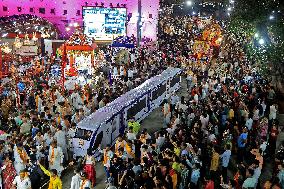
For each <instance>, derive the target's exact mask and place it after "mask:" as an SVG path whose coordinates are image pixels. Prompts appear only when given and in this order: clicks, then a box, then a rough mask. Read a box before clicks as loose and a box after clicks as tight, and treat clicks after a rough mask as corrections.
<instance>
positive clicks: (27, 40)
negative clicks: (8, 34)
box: [24, 34, 31, 45]
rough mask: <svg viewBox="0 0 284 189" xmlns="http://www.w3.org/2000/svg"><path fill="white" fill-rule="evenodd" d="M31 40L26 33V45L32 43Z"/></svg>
mask: <svg viewBox="0 0 284 189" xmlns="http://www.w3.org/2000/svg"><path fill="white" fill-rule="evenodd" d="M30 44H31V42H30V39H29V34H26V35H25V39H24V45H30Z"/></svg>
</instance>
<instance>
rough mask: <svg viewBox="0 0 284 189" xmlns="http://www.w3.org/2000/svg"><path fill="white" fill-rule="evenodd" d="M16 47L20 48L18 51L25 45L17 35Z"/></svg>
mask: <svg viewBox="0 0 284 189" xmlns="http://www.w3.org/2000/svg"><path fill="white" fill-rule="evenodd" d="M14 45H15V47H16V48H18V49H19V48H21V47H22V46H23V43H22V42H21V39H20V38H19V36H18V35H17V36H16V38H15V42H14Z"/></svg>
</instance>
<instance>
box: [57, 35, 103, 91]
mask: <svg viewBox="0 0 284 189" xmlns="http://www.w3.org/2000/svg"><path fill="white" fill-rule="evenodd" d="M96 48H97V45H96V44H95V43H93V41H92V39H91V38H89V37H87V36H86V35H85V34H83V33H82V32H81V30H77V31H76V32H75V33H74V34H73V35H72V36H71V37H70V38H69V40H68V41H66V43H64V44H63V45H62V46H61V47H60V48H59V49H58V51H57V53H58V54H59V55H60V56H62V63H61V77H62V85H63V86H64V87H65V88H66V89H68V90H72V89H74V88H75V85H76V84H77V85H80V86H84V85H85V84H87V83H90V82H91V81H92V79H93V75H94V72H95V71H96V69H97V68H98V66H99V65H98V62H97V61H95V59H96V57H95V54H94V50H95V49H96ZM55 70H56V69H55Z"/></svg>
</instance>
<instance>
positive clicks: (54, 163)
mask: <svg viewBox="0 0 284 189" xmlns="http://www.w3.org/2000/svg"><path fill="white" fill-rule="evenodd" d="M52 149H53V147H52V146H50V148H49V153H48V161H49V169H56V170H57V173H58V176H61V172H62V171H63V166H62V163H63V158H64V155H63V152H62V150H61V148H60V147H57V148H54V157H53V158H52Z"/></svg>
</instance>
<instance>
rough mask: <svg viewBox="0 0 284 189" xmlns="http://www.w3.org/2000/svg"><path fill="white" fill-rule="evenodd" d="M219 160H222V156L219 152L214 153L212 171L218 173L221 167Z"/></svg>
mask: <svg viewBox="0 0 284 189" xmlns="http://www.w3.org/2000/svg"><path fill="white" fill-rule="evenodd" d="M219 159H220V155H219V154H218V153H217V152H213V155H212V159H211V166H210V170H211V171H217V169H218V167H219Z"/></svg>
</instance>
